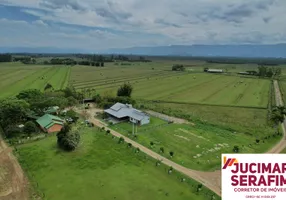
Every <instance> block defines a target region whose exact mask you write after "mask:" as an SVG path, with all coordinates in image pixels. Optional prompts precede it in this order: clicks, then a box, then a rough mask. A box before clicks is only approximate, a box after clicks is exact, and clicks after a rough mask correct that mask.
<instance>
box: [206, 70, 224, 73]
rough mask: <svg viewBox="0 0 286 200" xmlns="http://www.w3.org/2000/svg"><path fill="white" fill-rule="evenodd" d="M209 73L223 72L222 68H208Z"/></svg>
mask: <svg viewBox="0 0 286 200" xmlns="http://www.w3.org/2000/svg"><path fill="white" fill-rule="evenodd" d="M207 72H208V73H223V70H222V69H208V71H207Z"/></svg>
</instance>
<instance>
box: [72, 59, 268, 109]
mask: <svg viewBox="0 0 286 200" xmlns="http://www.w3.org/2000/svg"><path fill="white" fill-rule="evenodd" d="M142 65H143V66H142ZM142 65H141V66H139V65H138V66H137V65H135V66H126V67H109V68H92V67H74V68H73V69H72V73H71V79H70V83H71V84H72V85H73V86H74V87H75V88H76V89H82V88H88V87H90V88H95V89H96V90H97V91H98V92H100V93H103V92H105V91H111V92H113V93H114V94H115V93H116V90H117V89H118V87H119V86H120V85H122V84H123V83H125V82H129V83H131V84H132V85H133V87H134V93H133V97H134V98H136V99H144V100H160V101H168V102H180V103H194V104H210V105H230V106H242V107H262V108H266V107H267V103H268V95H269V88H270V81H269V80H266V79H255V78H241V77H239V76H227V75H216V74H205V73H190V72H173V71H170V69H169V68H166V67H163V66H161V68H159V69H156V67H155V68H154V69H152V67H150V66H149V67H147V66H145V65H144V64H142ZM148 65H149V64H148ZM151 66H152V65H151Z"/></svg>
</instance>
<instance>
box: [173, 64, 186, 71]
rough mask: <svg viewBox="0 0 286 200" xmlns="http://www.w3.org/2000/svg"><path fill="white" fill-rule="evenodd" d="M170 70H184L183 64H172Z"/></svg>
mask: <svg viewBox="0 0 286 200" xmlns="http://www.w3.org/2000/svg"><path fill="white" fill-rule="evenodd" d="M172 71H185V67H184V65H173V67H172Z"/></svg>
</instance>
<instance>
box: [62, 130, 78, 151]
mask: <svg viewBox="0 0 286 200" xmlns="http://www.w3.org/2000/svg"><path fill="white" fill-rule="evenodd" d="M79 142H80V135H79V133H78V132H76V131H71V127H70V126H69V125H64V127H63V128H62V130H61V131H60V132H59V133H58V134H57V143H58V145H59V147H60V148H62V149H63V150H65V151H73V150H75V149H76V147H77V146H78V144H79Z"/></svg>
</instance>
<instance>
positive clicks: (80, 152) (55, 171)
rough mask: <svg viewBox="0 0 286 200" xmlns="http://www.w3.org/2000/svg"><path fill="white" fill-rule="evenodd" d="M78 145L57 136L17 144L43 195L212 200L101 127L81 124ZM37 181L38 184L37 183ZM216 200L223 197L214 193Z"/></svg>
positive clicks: (74, 198) (57, 199)
mask: <svg viewBox="0 0 286 200" xmlns="http://www.w3.org/2000/svg"><path fill="white" fill-rule="evenodd" d="M81 131H82V135H81V144H80V147H79V148H78V149H77V150H76V151H75V152H71V153H66V152H62V151H61V150H59V149H58V148H57V146H56V137H54V136H52V137H48V138H46V139H44V140H41V141H37V142H34V143H30V144H26V145H23V146H21V147H19V150H18V151H19V152H20V154H19V155H18V156H19V160H20V163H21V165H22V166H23V168H24V169H25V171H26V172H27V174H28V175H29V177H30V181H31V182H32V183H33V185H34V186H35V190H36V191H38V192H39V193H40V194H43V193H44V194H45V197H44V199H54V200H61V199H62V200H66V199H69V200H78V199H102V200H109V199H124V200H128V199H130V200H131V199H138V200H140V199H141V200H146V199H176V200H179V199H182V200H189V199H194V200H209V199H210V196H206V193H210V192H209V191H208V190H207V189H205V188H203V190H202V191H200V193H199V194H196V192H195V189H196V186H197V183H196V182H195V181H193V180H189V179H187V180H186V182H183V183H182V182H180V179H181V178H182V176H181V175H180V174H178V173H176V172H174V173H172V174H171V175H168V173H167V169H168V167H167V166H163V165H161V166H159V167H156V166H155V161H154V160H153V159H151V158H149V157H147V156H145V155H144V154H143V153H139V154H136V153H135V151H134V149H133V148H132V149H130V148H127V145H126V144H118V143H117V141H118V139H117V138H116V139H112V138H111V136H106V135H104V133H102V132H98V131H97V129H89V128H81ZM36 183H38V187H36V185H37V184H36ZM216 199H220V198H219V197H217V196H216Z"/></svg>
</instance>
